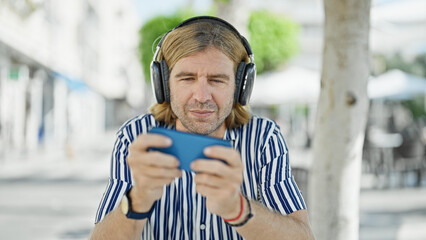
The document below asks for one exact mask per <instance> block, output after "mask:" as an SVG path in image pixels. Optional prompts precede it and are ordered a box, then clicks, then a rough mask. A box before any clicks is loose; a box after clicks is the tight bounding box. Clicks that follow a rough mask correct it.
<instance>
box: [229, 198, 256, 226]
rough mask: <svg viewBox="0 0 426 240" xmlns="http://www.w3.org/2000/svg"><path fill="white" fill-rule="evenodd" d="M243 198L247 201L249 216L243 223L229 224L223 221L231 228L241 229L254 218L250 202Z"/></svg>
mask: <svg viewBox="0 0 426 240" xmlns="http://www.w3.org/2000/svg"><path fill="white" fill-rule="evenodd" d="M244 198H245V199H246V200H247V204H248V208H249V214H248V215H247V217H246V219H244V221H242V222H241V223H237V224H230V223H228V222H226V221H225V223H226V224H228V225H229V226H231V227H241V226H243V225H244V224H246V223H247V222H248V221H249V220H250V218H252V217H253V216H254V215H253V213H252V212H251V204H250V200H249V199H248V198H247V197H246V196H244Z"/></svg>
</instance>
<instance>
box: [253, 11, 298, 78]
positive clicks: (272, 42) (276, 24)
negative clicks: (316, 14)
mask: <svg viewBox="0 0 426 240" xmlns="http://www.w3.org/2000/svg"><path fill="white" fill-rule="evenodd" d="M248 27H249V32H250V40H249V41H250V45H251V47H252V49H253V53H254V57H255V62H256V67H257V72H258V73H259V74H260V73H262V72H265V71H270V70H274V69H276V68H277V67H278V66H279V65H281V64H282V63H284V62H285V61H286V60H288V59H290V58H291V57H292V56H294V55H295V54H296V53H297V52H298V50H299V46H298V34H299V25H298V24H296V23H295V22H293V21H291V20H289V19H287V18H285V17H283V16H281V15H277V14H274V13H271V12H269V11H266V10H262V11H255V12H252V14H251V16H250V20H249V26H248Z"/></svg>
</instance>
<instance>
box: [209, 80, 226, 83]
mask: <svg viewBox="0 0 426 240" xmlns="http://www.w3.org/2000/svg"><path fill="white" fill-rule="evenodd" d="M210 81H211V82H213V83H224V82H225V81H223V80H221V79H211V80H210Z"/></svg>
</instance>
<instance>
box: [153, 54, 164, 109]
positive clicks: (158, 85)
mask: <svg viewBox="0 0 426 240" xmlns="http://www.w3.org/2000/svg"><path fill="white" fill-rule="evenodd" d="M161 75H162V74H161V67H160V63H159V62H157V61H152V62H151V86H152V90H153V92H154V95H155V99H156V100H157V103H160V104H161V103H163V102H164V91H163V81H162V80H161Z"/></svg>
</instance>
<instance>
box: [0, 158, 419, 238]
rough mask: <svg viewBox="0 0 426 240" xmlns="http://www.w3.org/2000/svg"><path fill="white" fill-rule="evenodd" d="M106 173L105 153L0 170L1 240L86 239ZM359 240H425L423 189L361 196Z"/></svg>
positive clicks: (23, 162) (29, 162)
mask: <svg viewBox="0 0 426 240" xmlns="http://www.w3.org/2000/svg"><path fill="white" fill-rule="evenodd" d="M39 158H42V159H39ZM108 171H109V152H108V151H102V152H99V151H96V152H95V151H94V152H86V153H84V154H80V155H77V156H76V157H75V159H67V158H66V157H63V156H61V155H54V154H51V155H50V156H32V157H31V160H28V159H27V160H23V159H21V160H20V161H19V162H17V163H13V164H11V163H9V164H3V165H0V239H2V240H9V239H11V240H24V239H25V240H26V239H33V240H37V239H40V240H41V239H43V240H50V239H51V240H55V239H87V238H88V236H89V234H90V231H91V229H92V228H93V220H94V216H95V212H96V209H97V206H98V202H99V200H100V198H101V196H102V193H103V191H104V188H105V185H106V178H107V176H108ZM360 239H363V240H373V239H374V240H382V239H383V240H385V239H386V240H394V239H395V240H414V239H415V240H421V239H422V240H424V239H426V188H406V189H389V190H375V189H368V190H365V189H364V190H362V191H361V199H360Z"/></svg>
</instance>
